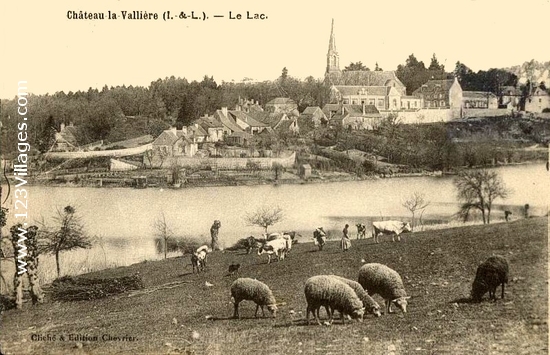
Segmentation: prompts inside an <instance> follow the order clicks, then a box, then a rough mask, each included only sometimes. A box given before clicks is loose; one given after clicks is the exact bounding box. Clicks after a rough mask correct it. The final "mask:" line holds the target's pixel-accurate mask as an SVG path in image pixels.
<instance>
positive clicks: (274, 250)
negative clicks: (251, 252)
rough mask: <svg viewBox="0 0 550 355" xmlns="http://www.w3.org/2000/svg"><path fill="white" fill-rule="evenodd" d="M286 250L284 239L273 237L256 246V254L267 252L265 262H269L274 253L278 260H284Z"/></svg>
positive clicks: (286, 245) (286, 243)
mask: <svg viewBox="0 0 550 355" xmlns="http://www.w3.org/2000/svg"><path fill="white" fill-rule="evenodd" d="M287 250H288V242H287V240H286V239H275V240H271V241H269V242H265V243H264V244H262V245H261V246H260V247H259V248H258V255H262V254H267V263H268V264H269V263H270V262H271V256H272V255H275V256H276V257H277V259H278V260H284V259H285V256H286V252H287Z"/></svg>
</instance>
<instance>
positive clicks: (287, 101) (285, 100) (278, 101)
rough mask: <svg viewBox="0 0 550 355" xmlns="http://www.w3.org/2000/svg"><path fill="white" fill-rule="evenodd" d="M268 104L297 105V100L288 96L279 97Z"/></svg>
mask: <svg viewBox="0 0 550 355" xmlns="http://www.w3.org/2000/svg"><path fill="white" fill-rule="evenodd" d="M266 105H296V102H295V101H294V100H292V99H290V98H288V97H277V98H275V99H273V100H271V101H269V102H268V103H267V104H266Z"/></svg>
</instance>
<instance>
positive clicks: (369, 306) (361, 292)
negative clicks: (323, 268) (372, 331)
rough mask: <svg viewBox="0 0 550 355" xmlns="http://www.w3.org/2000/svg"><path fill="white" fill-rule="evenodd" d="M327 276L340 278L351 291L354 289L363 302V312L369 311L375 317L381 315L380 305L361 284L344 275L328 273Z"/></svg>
mask: <svg viewBox="0 0 550 355" xmlns="http://www.w3.org/2000/svg"><path fill="white" fill-rule="evenodd" d="M329 276H331V277H334V278H335V279H337V280H340V281H342V282H344V283H346V284H347V285H348V286H349V287H351V288H352V289H353V291H355V294H356V295H357V297H359V299H360V300H361V302H363V307H364V308H365V312H370V313H372V314H374V315H375V316H377V317H380V316H381V314H380V306H379V305H378V303H377V302H376V301H375V300H373V299H372V297H371V296H369V294H368V293H367V291H365V289H364V288H363V286H361V284H360V283H359V282H356V281H353V280H350V279H346V278H345V277H341V276H336V275H329Z"/></svg>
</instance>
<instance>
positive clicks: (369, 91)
mask: <svg viewBox="0 0 550 355" xmlns="http://www.w3.org/2000/svg"><path fill="white" fill-rule="evenodd" d="M333 88H334V89H336V90H337V91H338V92H339V93H340V94H341V95H342V96H352V95H368V96H386V95H388V93H389V90H390V89H391V87H389V86H358V85H354V86H333Z"/></svg>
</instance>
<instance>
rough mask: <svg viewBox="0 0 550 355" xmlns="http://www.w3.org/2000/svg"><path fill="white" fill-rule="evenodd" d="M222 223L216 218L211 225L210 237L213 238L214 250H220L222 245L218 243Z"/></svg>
mask: <svg viewBox="0 0 550 355" xmlns="http://www.w3.org/2000/svg"><path fill="white" fill-rule="evenodd" d="M221 226H222V223H221V222H220V221H219V220H215V221H214V223H213V224H212V227H210V238H211V239H212V243H211V244H212V250H220V245H219V243H218V234H219V231H220V227H221Z"/></svg>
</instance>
